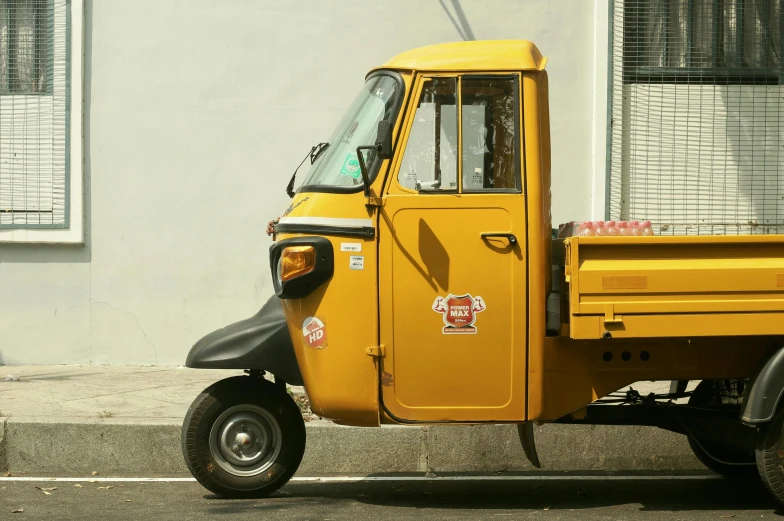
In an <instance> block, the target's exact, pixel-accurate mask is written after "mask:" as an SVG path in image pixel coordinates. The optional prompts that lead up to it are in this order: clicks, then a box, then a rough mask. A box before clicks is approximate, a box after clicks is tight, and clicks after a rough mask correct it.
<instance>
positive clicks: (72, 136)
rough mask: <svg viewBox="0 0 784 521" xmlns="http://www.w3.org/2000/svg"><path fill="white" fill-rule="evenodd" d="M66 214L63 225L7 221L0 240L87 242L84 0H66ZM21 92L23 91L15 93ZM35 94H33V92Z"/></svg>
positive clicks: (0, 234) (41, 242)
mask: <svg viewBox="0 0 784 521" xmlns="http://www.w3.org/2000/svg"><path fill="white" fill-rule="evenodd" d="M65 7H66V23H65V31H66V35H65V38H66V41H65V45H66V56H67V57H68V59H67V61H66V74H67V76H68V81H67V82H66V86H67V90H68V96H67V98H66V99H67V101H66V115H65V127H66V131H65V139H66V145H65V165H64V168H65V187H64V188H65V217H64V222H63V223H62V224H54V225H52V224H6V225H2V226H0V243H32V244H84V221H85V215H84V190H83V186H84V179H83V177H84V174H83V171H84V164H83V142H84V137H83V124H84V122H83V104H84V101H83V99H82V85H83V77H82V75H83V70H84V64H83V60H84V56H83V54H84V41H83V37H84V33H83V31H84V29H83V27H84V0H66V2H65ZM15 95H22V96H24V94H15ZM31 95H32V94H31Z"/></svg>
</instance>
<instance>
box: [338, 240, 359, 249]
mask: <svg viewBox="0 0 784 521" xmlns="http://www.w3.org/2000/svg"><path fill="white" fill-rule="evenodd" d="M340 251H362V243H361V242H341V243H340Z"/></svg>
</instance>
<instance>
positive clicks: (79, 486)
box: [74, 483, 82, 488]
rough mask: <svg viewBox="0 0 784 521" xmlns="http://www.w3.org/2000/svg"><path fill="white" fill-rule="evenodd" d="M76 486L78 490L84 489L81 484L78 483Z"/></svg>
mask: <svg viewBox="0 0 784 521" xmlns="http://www.w3.org/2000/svg"><path fill="white" fill-rule="evenodd" d="M74 486H75V487H76V488H82V486H81V485H80V484H79V483H77V484H76V485H74Z"/></svg>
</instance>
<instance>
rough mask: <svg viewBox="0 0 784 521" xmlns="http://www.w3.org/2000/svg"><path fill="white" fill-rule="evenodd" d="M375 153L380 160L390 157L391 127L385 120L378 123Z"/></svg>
mask: <svg viewBox="0 0 784 521" xmlns="http://www.w3.org/2000/svg"><path fill="white" fill-rule="evenodd" d="M376 153H377V154H378V157H380V158H381V159H389V158H390V157H392V125H391V124H390V123H389V121H387V120H385V119H383V120H381V121H379V122H378V132H377V133H376Z"/></svg>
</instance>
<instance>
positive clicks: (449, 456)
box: [0, 366, 704, 476]
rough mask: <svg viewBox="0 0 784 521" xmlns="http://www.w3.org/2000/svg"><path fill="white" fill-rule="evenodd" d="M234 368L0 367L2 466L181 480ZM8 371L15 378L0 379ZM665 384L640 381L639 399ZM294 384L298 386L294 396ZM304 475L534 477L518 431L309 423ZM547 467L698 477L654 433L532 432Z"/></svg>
mask: <svg viewBox="0 0 784 521" xmlns="http://www.w3.org/2000/svg"><path fill="white" fill-rule="evenodd" d="M237 374H242V373H241V371H206V370H191V369H185V368H172V367H128V366H0V469H3V470H7V471H9V472H11V473H12V474H14V475H25V474H26V475H43V476H47V475H52V476H54V475H61V476H62V475H90V474H91V473H92V472H98V473H100V475H102V476H114V475H116V476H129V475H134V476H139V475H172V476H177V475H185V474H186V473H187V469H186V468H185V464H184V462H183V459H182V454H181V452H180V427H181V425H182V419H183V417H184V416H185V413H186V411H187V409H188V406H189V405H190V403H191V402H192V401H193V399H194V398H195V397H196V396H197V395H198V393H199V392H201V391H202V390H203V389H204V388H205V387H207V386H208V385H210V384H212V383H213V382H215V381H217V380H220V379H222V378H226V377H228V376H233V375H237ZM6 376H13V377H15V378H18V380H15V379H12V380H10V381H5V378H6ZM667 386H668V384H667V383H655V384H650V383H648V384H640V385H639V386H638V385H635V386H634V387H635V389H638V390H640V392H642V393H647V392H651V391H658V392H666V390H667ZM296 390H297V389H296V388H295V391H296ZM307 427H308V448H307V451H306V453H305V458H304V460H303V464H302V466H301V468H300V471H299V474H300V475H329V474H361V475H366V474H376V473H390V472H404V473H409V472H436V473H438V472H505V471H533V470H535V469H534V468H533V467H532V466H531V465H530V464H529V463H528V462H527V461H526V460H525V458H524V456H523V453H522V449H521V448H520V444H519V441H518V439H517V433H516V430H515V428H514V426H510V425H494V426H493V425H486V426H475V427H465V426H436V427H397V426H390V427H382V428H380V429H367V428H354V427H340V426H337V425H334V424H331V423H329V422H326V421H323V420H315V421H310V422H308V424H307ZM537 447H538V450H539V455H540V459H541V460H542V464H543V469H542V470H544V471H558V472H563V471H651V470H654V471H672V470H677V471H702V470H704V468H703V467H702V466H701V464H700V463H699V462H698V461H697V460H696V458H694V456H693V455H692V453H691V451H690V449H689V448H688V444H687V443H686V439H685V437H683V436H680V435H677V434H672V433H669V432H666V431H661V430H658V429H654V428H649V427H606V426H574V425H546V426H543V427H540V428H537Z"/></svg>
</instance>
